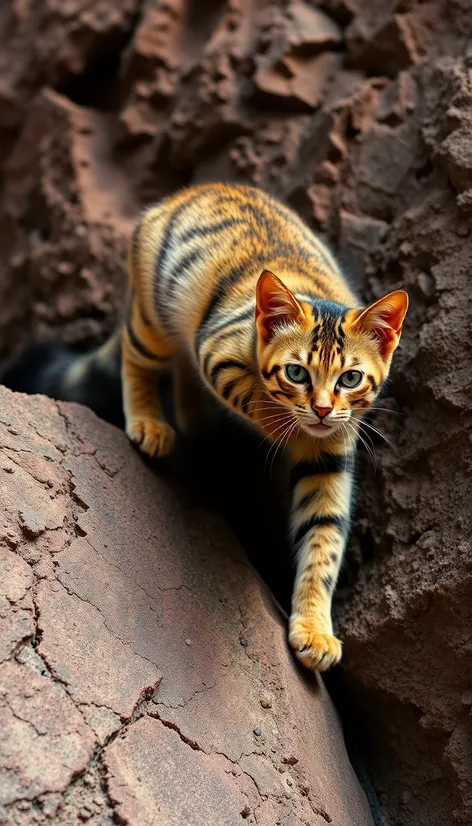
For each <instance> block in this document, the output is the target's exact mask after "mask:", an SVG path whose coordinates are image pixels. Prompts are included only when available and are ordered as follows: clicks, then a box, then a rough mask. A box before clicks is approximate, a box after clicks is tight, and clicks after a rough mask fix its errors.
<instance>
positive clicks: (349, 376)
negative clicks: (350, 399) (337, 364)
mask: <svg viewBox="0 0 472 826" xmlns="http://www.w3.org/2000/svg"><path fill="white" fill-rule="evenodd" d="M361 381H362V373H361V371H360V370H346V372H345V373H342V374H341V375H340V376H339V379H338V384H340V385H341V387H347V388H349V389H352V388H353V387H357V386H358V385H359V384H360V383H361Z"/></svg>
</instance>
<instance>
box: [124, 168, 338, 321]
mask: <svg viewBox="0 0 472 826" xmlns="http://www.w3.org/2000/svg"><path fill="white" fill-rule="evenodd" d="M131 255H132V259H133V263H134V266H135V269H136V271H139V272H140V273H141V283H144V289H145V292H146V293H147V294H148V295H151V296H152V298H153V302H154V303H155V306H156V308H157V312H158V314H160V316H161V320H162V321H163V322H164V324H167V326H168V327H172V328H175V327H180V326H181V324H182V322H183V323H184V324H185V326H186V330H187V331H188V330H189V328H191V329H197V328H198V327H199V326H200V325H201V323H202V320H204V319H205V318H206V316H207V315H208V311H209V310H211V314H214V313H216V312H217V311H218V309H219V308H221V307H222V306H224V305H225V304H226V303H227V302H229V303H232V302H233V303H234V301H240V302H243V303H244V301H249V300H250V298H252V299H253V298H254V289H255V283H256V280H257V277H258V276H259V275H260V272H261V271H262V270H263V269H264V268H266V269H273V270H274V272H276V273H277V274H279V275H280V276H281V277H284V276H286V275H287V273H292V274H293V273H295V274H297V273H299V274H300V278H301V281H303V282H306V281H307V279H308V280H309V279H310V275H311V273H315V272H316V273H317V274H318V276H319V275H320V274H322V275H324V277H325V278H326V279H327V281H329V282H331V283H332V282H333V280H334V281H336V282H339V284H340V285H341V284H342V283H343V279H342V275H341V273H340V270H339V268H338V266H337V264H336V261H335V260H334V258H333V256H332V255H331V253H330V252H329V250H328V249H327V248H326V246H325V245H324V244H322V242H321V241H320V240H319V239H318V238H317V237H316V236H315V235H314V233H313V232H311V230H310V229H309V228H308V227H307V226H306V224H305V223H304V222H303V221H302V220H301V218H300V217H299V216H298V215H297V214H296V213H295V212H294V211H293V210H291V209H290V208H289V207H287V206H285V205H284V204H282V203H281V202H280V201H278V200H277V199H276V198H274V197H272V196H271V195H268V194H267V193H266V192H264V191H263V190H260V189H257V188H255V187H250V186H244V185H240V184H225V183H210V184H201V185H198V186H195V187H190V188H188V189H185V190H181V191H179V192H177V193H176V194H175V195H172V196H170V197H169V198H167V199H165V200H164V201H163V202H161V203H160V204H158V205H156V206H154V207H151V208H150V209H148V210H147V211H146V212H145V213H144V214H143V216H142V218H141V220H140V221H139V222H138V225H137V228H136V231H135V234H134V238H133V243H132V247H131ZM148 282H152V283H148ZM326 297H328V296H326Z"/></svg>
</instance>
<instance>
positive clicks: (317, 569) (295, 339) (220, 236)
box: [29, 183, 408, 671]
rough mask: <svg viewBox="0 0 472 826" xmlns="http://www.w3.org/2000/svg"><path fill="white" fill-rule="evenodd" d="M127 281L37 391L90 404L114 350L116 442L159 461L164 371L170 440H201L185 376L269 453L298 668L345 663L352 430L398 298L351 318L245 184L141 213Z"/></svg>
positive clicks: (369, 394) (289, 230) (165, 435)
mask: <svg viewBox="0 0 472 826" xmlns="http://www.w3.org/2000/svg"><path fill="white" fill-rule="evenodd" d="M128 266H129V300H128V304H127V308H126V315H125V321H124V323H123V326H122V327H121V329H119V330H118V331H117V332H116V333H115V334H114V336H113V337H112V338H111V339H109V341H108V342H106V343H105V344H104V345H103V347H102V348H100V349H99V350H98V351H96V352H95V353H92V354H89V355H87V356H85V357H82V358H79V357H75V358H73V359H69V360H68V361H67V359H64V358H63V360H62V362H57V363H56V365H55V366H54V365H53V367H52V368H51V366H49V367H48V370H45V371H43V372H44V375H45V376H46V374H47V376H48V377H49V378H48V381H46V385H45V387H46V392H48V393H49V394H50V395H56V397H59V398H62V399H70V400H77V401H85V403H87V395H88V390H87V388H88V387H90V384H91V383H92V385H94V386H95V391H94V392H95V393H97V392H99V391H98V386H97V384H98V383H99V379H97V378H94V379H93V380H92V382H91V381H90V379H91V376H92V375H93V376H95V377H96V376H97V375H98V371H99V368H100V365H101V366H102V367H106V366H107V365H109V366H110V368H111V367H112V366H113V363H114V360H116V356H117V353H118V351H119V348H120V343H121V378H122V394H123V396H122V398H123V411H124V419H125V429H126V433H127V435H128V437H129V439H130V440H131V441H132V442H134V443H135V444H136V445H138V446H139V448H140V449H141V451H143V452H144V453H145V454H147V455H148V456H152V457H163V456H166V455H168V454H169V453H170V452H171V451H172V450H173V448H174V445H175V438H176V435H175V432H174V430H173V428H172V427H171V426H170V425H169V423H168V422H166V420H165V418H164V415H163V412H162V407H161V402H160V398H159V392H158V391H159V388H158V384H159V382H158V379H159V377H160V375H162V372H163V370H164V369H167V368H168V367H170V366H172V367H173V368H174V370H175V373H176V382H175V385H176V411H177V421H178V428H181V429H182V430H184V431H187V432H190V433H198V429H199V426H200V425H201V422H200V421H199V414H200V415H201V410H200V407H199V405H198V404H197V398H196V391H195V376H197V377H199V380H200V381H201V382H202V383H203V384H204V385H205V386H206V387H207V388H208V389H209V390H210V392H211V394H213V396H214V397H216V398H217V399H218V400H219V402H220V403H221V404H222V405H224V406H225V407H226V408H227V409H229V410H230V411H232V412H233V413H234V415H235V416H237V417H240V418H242V419H244V420H245V421H246V422H247V423H249V425H250V426H252V427H255V428H256V429H258V431H259V432H260V433H261V435H263V436H264V437H268V438H269V440H272V441H273V443H277V448H280V450H281V452H282V451H283V455H284V461H285V463H286V468H287V474H289V481H290V489H291V519H290V524H291V537H290V540H291V543H292V546H293V549H294V553H295V555H296V577H295V584H294V590H293V595H292V610H291V616H290V619H289V631H288V638H289V642H290V645H291V646H292V647H293V649H294V651H295V654H296V656H297V657H298V659H299V660H300V661H301V662H302V663H303V664H304V665H305V666H306V667H307V668H309V669H312V670H315V671H316V670H319V671H323V670H326V669H328V668H330V667H331V666H333V665H335V664H336V663H338V662H339V660H340V658H341V653H342V646H341V642H340V640H339V639H338V638H337V637H336V636H335V635H334V633H333V625H332V619H331V602H332V597H333V590H334V588H335V584H336V580H337V577H338V573H339V569H340V565H341V562H342V558H343V554H344V549H345V545H346V540H347V536H348V530H349V521H350V511H351V498H352V474H353V457H354V452H355V449H356V442H357V440H358V436H359V428H360V422H361V421H362V417H363V416H364V415H365V413H366V411H367V410H368V409H369V407H370V406H371V405H372V403H373V402H374V401H375V399H376V398H377V395H378V393H379V392H380V390H381V388H382V385H383V384H384V382H385V380H386V378H387V376H388V373H389V369H390V364H391V359H392V355H393V352H394V350H395V349H396V347H397V346H398V343H399V341H400V335H401V331H402V324H403V320H404V317H405V314H406V312H407V308H408V296H407V294H406V293H405V292H404V291H403V290H396V291H394V292H391V293H390V294H389V295H386V296H385V297H383V298H381V299H379V300H378V301H375V302H374V303H373V304H371V305H369V306H367V307H362V306H360V304H359V301H358V299H357V298H356V296H355V295H354V293H353V292H352V290H351V288H350V287H349V285H348V283H347V281H346V280H345V278H344V277H343V275H342V273H341V270H340V268H339V266H338V264H337V263H336V261H335V259H334V257H333V255H332V254H331V252H330V251H329V250H328V249H327V247H326V246H325V245H324V244H323V243H322V242H321V241H320V240H319V239H318V238H317V237H316V236H315V235H314V234H313V233H312V232H311V230H310V229H309V228H308V227H307V226H306V225H305V223H304V222H303V221H302V220H301V219H300V218H299V217H298V216H297V214H296V213H295V212H293V211H292V210H291V209H289V208H288V207H287V206H285V205H283V204H282V203H281V202H279V201H278V200H276V199H275V198H273V197H271V196H270V195H268V194H266V193H265V192H263V191H261V190H258V189H256V188H253V187H248V186H242V185H229V184H218V183H212V184H202V185H198V186H195V187H190V188H188V189H185V190H182V191H179V192H177V193H176V194H174V195H171V196H169V197H168V198H166V199H165V200H163V201H162V202H161V203H159V204H158V205H156V206H152V207H150V208H149V209H147V210H145V211H144V213H143V214H142V216H141V217H140V219H139V220H138V222H137V225H136V228H135V231H134V233H133V236H132V239H131V242H130V246H129V258H128ZM38 376H39V374H38ZM36 380H37V381H39V378H38V377H37V379H36ZM48 382H49V383H48ZM192 388H193V389H192ZM29 389H30V390H31V388H29ZM36 390H41V387H39V386H37V387H36Z"/></svg>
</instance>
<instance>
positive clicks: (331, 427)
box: [303, 422, 337, 437]
mask: <svg viewBox="0 0 472 826" xmlns="http://www.w3.org/2000/svg"><path fill="white" fill-rule="evenodd" d="M303 427H304V429H305V430H307V431H308V432H309V433H311V434H312V435H313V436H317V437H323V436H328V435H329V434H330V433H333V432H334V431H335V430H336V427H337V425H336V423H335V422H304V423H303Z"/></svg>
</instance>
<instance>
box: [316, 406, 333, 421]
mask: <svg viewBox="0 0 472 826" xmlns="http://www.w3.org/2000/svg"><path fill="white" fill-rule="evenodd" d="M332 409H333V408H332V407H316V406H315V405H313V410H314V411H315V413H318V416H319V417H320V419H323V418H324V417H325V416H327V415H328V413H331V411H332Z"/></svg>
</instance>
